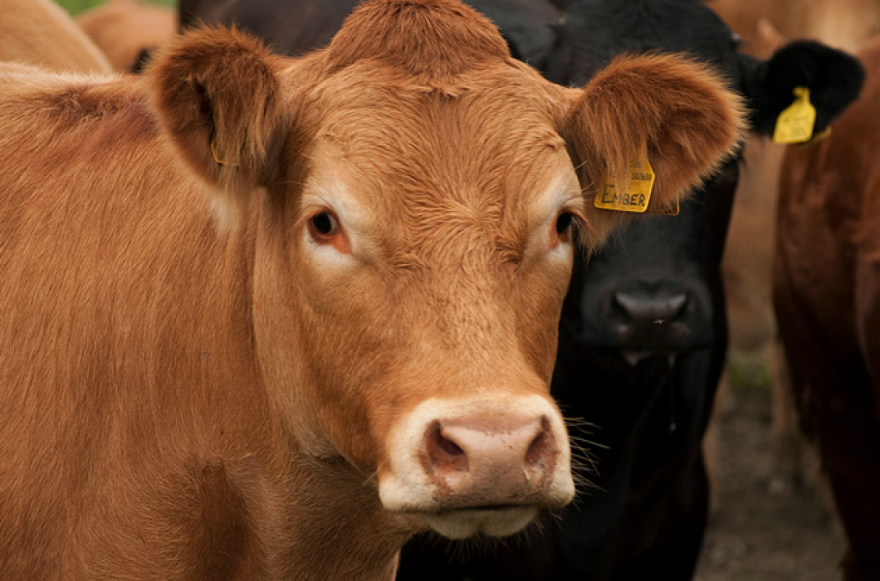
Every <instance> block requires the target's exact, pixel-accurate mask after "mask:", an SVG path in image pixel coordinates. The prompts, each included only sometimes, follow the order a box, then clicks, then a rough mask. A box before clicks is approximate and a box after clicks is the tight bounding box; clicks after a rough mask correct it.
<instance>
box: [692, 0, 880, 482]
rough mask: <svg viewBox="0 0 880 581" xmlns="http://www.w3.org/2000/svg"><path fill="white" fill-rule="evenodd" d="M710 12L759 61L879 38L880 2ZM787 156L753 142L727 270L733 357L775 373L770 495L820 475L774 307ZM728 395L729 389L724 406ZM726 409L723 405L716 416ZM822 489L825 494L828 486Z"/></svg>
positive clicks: (736, 0) (740, 2)
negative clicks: (806, 43)
mask: <svg viewBox="0 0 880 581" xmlns="http://www.w3.org/2000/svg"><path fill="white" fill-rule="evenodd" d="M709 5H710V6H711V7H712V8H713V9H715V10H716V11H717V12H718V14H719V15H720V16H721V17H722V18H723V19H724V20H725V21H726V22H727V23H728V24H729V25H730V26H731V28H733V29H734V30H735V31H736V32H737V33H738V34H739V35H740V36H741V37H742V39H743V43H742V49H743V50H744V51H745V52H749V53H750V54H753V55H755V56H757V57H759V58H766V57H768V56H769V55H770V54H772V53H773V52H774V51H775V50H776V49H777V48H779V47H780V46H782V45H783V44H785V43H786V42H788V39H798V38H811V39H817V40H821V41H822V42H825V43H827V44H828V45H830V46H834V47H838V48H841V49H844V50H847V51H850V52H855V51H857V50H858V49H859V48H860V47H861V46H862V45H863V44H864V43H865V42H866V41H868V40H869V39H870V38H872V37H873V36H874V35H875V34H876V33H877V32H878V30H880V2H878V1H877V0H834V1H830V0H771V1H769V2H768V1H760V2H759V1H758V0H711V1H710V2H709ZM787 149H788V146H785V145H782V144H777V143H773V142H772V141H771V140H769V139H758V138H750V139H749V140H748V141H747V142H746V146H745V148H744V152H743V158H744V163H743V170H742V171H741V172H740V183H739V187H738V188H737V192H736V197H735V203H734V208H733V213H732V215H731V220H730V229H729V231H728V239H727V246H726V249H725V255H724V262H723V264H722V268H723V273H724V282H725V291H726V299H727V310H728V318H729V321H730V352H731V354H732V356H733V359H734V360H737V358H738V356H742V355H743V354H757V355H758V356H759V359H760V360H761V361H762V362H763V363H764V365H765V366H766V370H767V372H768V378H769V382H770V389H771V395H772V398H773V408H772V413H773V420H772V426H771V446H772V448H773V458H774V466H775V468H774V474H773V475H772V479H771V491H775V492H778V491H784V490H787V489H789V488H790V487H791V486H798V485H800V484H801V483H802V482H804V481H805V480H806V481H812V480H813V476H814V475H813V474H811V472H813V471H814V470H815V462H813V461H812V458H813V457H814V456H815V454H814V453H813V451H812V449H811V448H810V447H809V446H807V445H805V442H804V441H803V439H802V436H801V434H800V432H799V429H798V427H797V419H796V412H795V409H794V402H793V400H792V394H791V389H790V388H789V387H788V385H787V383H788V371H787V369H786V366H785V361H784V359H783V358H782V357H781V352H780V347H779V344H778V331H777V324H776V318H775V314H774V312H773V308H772V304H771V294H772V290H771V287H772V272H773V258H774V254H775V252H774V238H775V229H776V205H777V199H778V196H779V190H778V182H779V171H780V167H781V165H782V159H783V156H784V155H785V152H786V150H787ZM727 392H728V387H727V385H726V383H723V384H722V387H721V388H720V389H719V396H720V400H723V399H725V393H727ZM725 406H726V404H725V403H724V402H723V401H719V405H716V408H715V413H716V414H717V413H719V412H721V411H723V410H724V409H725ZM716 423H717V422H715V421H713V425H712V428H711V430H710V435H709V436H707V440H706V443H707V448H710V449H711V450H712V452H711V453H710V454H709V455H710V457H717V456H718V455H719V452H717V451H715V450H714V448H715V447H716V446H717V445H718V444H717V437H718V436H717V432H716ZM819 485H820V487H822V488H824V482H823V481H821V480H820V481H819Z"/></svg>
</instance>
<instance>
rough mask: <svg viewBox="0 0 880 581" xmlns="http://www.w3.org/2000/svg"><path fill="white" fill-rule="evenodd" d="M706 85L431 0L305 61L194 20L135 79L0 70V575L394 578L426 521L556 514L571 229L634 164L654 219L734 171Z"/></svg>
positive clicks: (350, 24) (463, 530) (613, 220)
mask: <svg viewBox="0 0 880 581" xmlns="http://www.w3.org/2000/svg"><path fill="white" fill-rule="evenodd" d="M413 37H417V38H419V39H420V43H418V44H413V43H412V42H411V39H412V38H413ZM724 87H725V84H724V81H723V80H721V79H719V78H717V77H715V76H714V75H713V74H712V73H710V72H708V69H707V68H706V67H704V66H702V65H697V64H694V63H692V62H690V61H687V60H683V59H681V58H677V57H673V56H668V55H653V56H642V57H631V58H623V59H620V60H617V61H615V62H613V63H612V64H611V65H610V66H609V67H608V68H607V69H606V70H604V71H603V72H601V73H599V74H597V75H596V76H595V77H594V78H593V80H592V81H591V82H590V83H589V84H588V85H587V86H586V87H585V88H583V89H568V88H563V87H561V86H558V85H554V84H552V83H550V82H548V81H546V80H544V79H543V78H542V77H541V76H540V75H539V74H538V73H537V72H535V71H534V70H532V69H531V68H529V67H528V66H526V65H524V64H522V63H520V62H518V61H515V60H513V59H512V58H511V56H510V54H509V52H508V49H507V46H506V44H505V42H504V40H503V39H502V38H501V36H500V35H499V34H498V32H497V30H496V29H495V28H494V27H493V26H492V25H491V24H490V23H489V22H488V21H487V20H486V19H485V18H483V17H481V16H479V15H478V14H477V13H476V12H474V11H473V10H471V9H469V8H467V7H465V6H464V5H462V4H460V3H458V2H453V1H451V0H421V1H418V0H374V1H372V2H368V3H366V4H364V5H363V6H362V7H361V8H360V9H359V10H358V11H357V12H355V14H354V15H353V16H352V17H350V18H349V20H348V21H347V23H346V25H345V26H344V27H343V29H342V30H341V31H340V32H339V33H338V34H337V35H336V37H335V38H334V40H333V41H332V43H331V44H330V46H329V47H328V48H327V49H326V50H322V51H318V52H315V53H312V54H310V55H309V56H307V57H304V58H302V59H300V60H292V59H286V58H283V57H279V56H276V55H273V54H271V53H270V52H269V51H268V50H266V49H265V48H263V47H261V46H259V45H258V44H257V43H256V42H255V41H253V40H252V39H250V38H249V37H247V36H245V35H242V34H239V33H233V32H229V31H225V30H205V31H200V32H197V33H193V34H192V35H189V36H184V37H181V38H180V39H179V40H178V41H176V42H174V43H173V44H172V46H171V47H170V48H168V49H167V50H165V51H163V52H162V53H161V54H160V55H159V56H157V58H156V60H155V62H154V63H153V65H151V68H150V69H149V70H148V71H147V73H146V75H145V76H144V77H143V78H137V77H130V76H127V77H123V78H118V79H112V80H108V79H107V78H96V79H93V80H88V79H84V78H80V77H77V78H69V77H64V76H55V75H52V74H50V73H48V72H45V71H42V70H38V69H36V68H28V67H23V66H21V65H7V66H5V67H2V68H0V147H2V149H3V151H5V152H7V156H8V159H7V161H8V163H5V164H3V165H2V166H0V192H2V196H0V240H2V241H3V243H2V245H0V311H2V312H3V313H4V325H3V326H2V327H0V359H2V361H3V365H0V409H2V410H3V417H4V419H5V421H4V422H0V459H2V461H0V470H2V477H0V546H2V547H3V550H2V551H0V571H2V572H3V576H4V578H5V579H12V580H19V579H58V580H61V579H63V580H65V581H66V580H79V579H102V578H136V579H147V578H151V579H248V580H255V579H282V578H286V579H303V580H308V579H320V580H322V581H323V580H325V579H334V580H335V579H345V580H366V579H371V580H373V579H385V580H388V579H391V578H393V576H394V569H395V559H396V555H397V552H398V551H399V549H400V548H401V546H402V545H403V543H404V542H405V541H406V539H407V538H409V537H410V536H411V535H412V534H413V533H415V532H416V531H418V530H424V529H428V528H430V529H433V530H435V531H437V532H439V533H441V534H443V535H445V536H447V537H452V538H461V537H467V536H470V535H472V534H475V533H477V532H480V533H483V534H487V535H492V536H500V535H506V534H511V533H513V532H515V531H517V530H520V529H521V528H522V527H524V526H525V525H526V524H527V523H528V522H529V521H530V520H531V518H532V517H533V516H534V514H535V513H536V512H537V511H538V510H539V509H540V508H554V507H560V506H562V505H564V504H565V503H567V502H568V501H569V500H570V499H571V497H572V495H573V493H574V489H573V485H572V477H571V473H570V457H569V446H568V439H567V434H566V430H565V427H564V425H563V421H562V417H561V415H560V413H559V410H558V409H557V407H556V405H555V404H554V402H553V400H552V398H551V397H550V395H549V384H550V378H551V373H552V368H553V362H554V358H555V353H556V341H557V332H558V330H557V329H558V328H557V325H558V320H559V314H560V310H561V307H562V300H563V296H564V295H565V292H566V287H567V285H568V280H569V276H570V271H571V266H572V260H573V255H574V252H575V248H574V244H575V242H576V240H575V239H576V238H577V239H579V240H580V241H581V242H582V243H583V244H584V245H585V246H586V249H587V251H589V250H590V249H592V248H595V246H596V245H597V244H599V243H600V242H601V240H602V239H603V238H604V237H605V235H606V234H607V233H608V231H609V230H610V229H611V228H612V227H614V225H615V224H619V223H620V222H621V221H622V220H623V218H621V216H620V214H618V213H614V212H607V211H603V210H598V209H596V208H594V206H593V200H594V197H595V195H596V191H597V187H598V185H599V184H601V182H602V181H603V180H604V179H606V177H607V176H609V175H612V176H616V177H617V178H618V179H624V180H625V176H627V175H628V168H629V165H630V162H631V161H632V156H633V155H635V154H637V153H638V152H640V151H646V152H647V155H648V156H649V157H650V159H651V162H652V164H653V167H654V170H655V173H656V176H657V177H656V183H655V189H654V192H653V198H652V202H651V203H652V207H654V208H657V209H663V208H667V207H668V205H669V204H671V203H673V202H674V201H675V200H676V199H677V198H678V196H679V195H680V194H681V193H682V192H685V191H687V190H688V189H689V188H691V187H692V186H694V185H695V184H697V183H699V182H700V180H701V179H702V178H704V177H705V176H706V175H708V174H710V173H711V172H712V171H714V170H715V168H716V167H717V166H718V164H719V163H722V162H723V161H724V159H725V158H726V157H727V156H728V155H730V154H731V152H732V151H733V150H734V148H735V146H736V144H737V142H738V141H739V139H740V138H741V129H742V127H743V124H744V121H743V111H742V108H741V103H740V101H739V99H738V98H737V97H736V96H735V95H733V94H732V93H730V92H729V91H728V90H726V89H725V88H724ZM575 224H577V226H576V228H575V227H574V225H575Z"/></svg>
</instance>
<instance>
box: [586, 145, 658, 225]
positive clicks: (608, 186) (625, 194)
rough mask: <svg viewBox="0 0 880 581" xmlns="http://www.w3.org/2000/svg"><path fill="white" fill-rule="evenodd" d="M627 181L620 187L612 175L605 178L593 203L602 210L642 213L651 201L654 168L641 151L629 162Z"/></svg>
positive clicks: (645, 154)
mask: <svg viewBox="0 0 880 581" xmlns="http://www.w3.org/2000/svg"><path fill="white" fill-rule="evenodd" d="M628 169H629V182H628V183H627V184H626V187H624V188H621V187H619V184H618V183H617V179H616V178H615V177H614V176H608V177H606V178H605V182H604V183H603V184H602V187H601V188H599V192H598V193H597V194H596V197H595V198H594V201H593V205H595V206H596V207H597V208H601V209H603V210H616V211H618V212H638V213H644V212H645V211H646V210H647V209H648V204H649V203H650V202H651V191H652V190H653V189H654V177H655V176H654V168H652V167H651V162H649V161H648V155H647V153H645V152H643V153H642V154H641V155H640V156H639V157H638V158H636V159H634V160H632V161H631V162H630V164H629V168H628Z"/></svg>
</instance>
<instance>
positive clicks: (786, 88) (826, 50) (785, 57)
mask: <svg viewBox="0 0 880 581" xmlns="http://www.w3.org/2000/svg"><path fill="white" fill-rule="evenodd" d="M744 58H748V57H744ZM743 72H744V77H745V86H744V87H743V92H744V93H745V95H746V97H747V98H748V100H749V106H750V108H751V117H752V118H751V123H752V128H753V129H754V131H755V132H756V133H758V134H760V135H765V136H771V135H773V133H774V130H775V128H776V123H777V120H778V119H779V115H780V114H781V113H782V111H783V110H785V109H787V108H788V107H789V106H791V104H792V103H793V102H794V100H795V89H796V88H797V87H804V88H807V89H809V91H810V94H809V99H810V102H811V103H812V105H813V107H815V109H816V120H815V124H814V125H813V131H812V134H813V136H815V135H818V134H820V133H822V132H823V131H824V130H825V129H826V128H827V127H828V124H829V123H831V121H833V120H834V118H835V117H837V116H838V115H839V114H840V113H842V112H843V111H844V109H846V108H847V107H848V106H849V104H850V103H852V102H853V101H855V100H856V97H858V96H859V92H860V91H861V90H862V85H863V84H864V82H865V69H864V67H863V66H862V64H861V63H860V62H859V60H858V59H857V58H856V57H854V56H852V55H850V54H847V53H845V52H843V51H841V50H837V49H834V48H831V47H828V46H825V45H824V44H822V43H819V42H815V41H812V40H799V41H795V42H792V43H790V44H788V45H786V46H784V47H783V48H781V49H779V50H777V51H776V52H775V53H774V54H773V56H772V57H771V58H770V60H768V61H766V62H762V63H754V65H753V66H748V63H747V64H746V65H744V71H743Z"/></svg>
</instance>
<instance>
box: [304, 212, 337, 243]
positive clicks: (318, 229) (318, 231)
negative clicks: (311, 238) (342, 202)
mask: <svg viewBox="0 0 880 581" xmlns="http://www.w3.org/2000/svg"><path fill="white" fill-rule="evenodd" d="M309 226H310V228H311V230H312V234H314V235H316V237H318V238H325V237H330V236H333V235H334V234H336V233H338V232H339V221H338V220H337V219H336V216H334V215H333V214H331V213H330V212H321V213H320V214H315V215H314V216H312V219H311V220H310V221H309Z"/></svg>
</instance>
